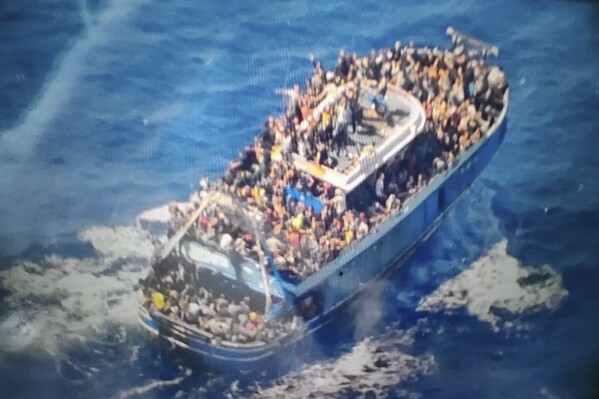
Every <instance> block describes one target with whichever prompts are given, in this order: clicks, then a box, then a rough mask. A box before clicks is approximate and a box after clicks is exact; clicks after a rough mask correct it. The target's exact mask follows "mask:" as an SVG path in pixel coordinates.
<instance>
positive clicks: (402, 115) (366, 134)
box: [293, 86, 426, 192]
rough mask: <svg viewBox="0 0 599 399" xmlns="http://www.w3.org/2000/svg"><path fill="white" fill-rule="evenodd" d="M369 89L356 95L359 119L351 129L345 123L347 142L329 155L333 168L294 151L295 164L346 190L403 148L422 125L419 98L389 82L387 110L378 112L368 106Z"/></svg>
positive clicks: (349, 189) (352, 187) (351, 188)
mask: <svg viewBox="0 0 599 399" xmlns="http://www.w3.org/2000/svg"><path fill="white" fill-rule="evenodd" d="M372 98H373V93H372V91H371V90H370V89H365V90H364V91H363V92H362V93H361V95H360V99H359V105H360V107H361V108H362V110H363V119H362V123H361V124H359V125H358V126H356V131H355V132H352V131H351V130H352V127H351V124H350V126H349V127H348V132H349V134H348V142H347V145H346V146H345V148H344V149H343V150H342V151H340V152H339V153H337V152H335V151H332V152H331V154H330V155H331V156H332V157H334V158H335V160H336V161H337V164H336V165H335V167H334V168H329V167H326V166H323V165H319V164H318V163H317V162H315V161H309V160H307V159H305V158H303V157H301V156H299V155H298V154H294V159H293V163H294V166H295V167H296V168H298V169H299V170H302V171H304V172H306V173H309V174H311V175H312V176H314V177H316V178H317V179H319V180H323V181H326V182H328V183H330V184H332V185H333V186H335V187H338V188H341V189H342V190H344V191H345V192H350V191H351V190H353V189H354V188H355V187H357V186H358V185H359V184H360V183H361V182H362V181H364V179H366V178H367V177H368V176H370V175H371V174H372V173H373V172H374V171H375V170H376V169H377V168H378V167H380V166H382V165H384V164H385V163H386V162H387V161H388V160H389V159H390V158H392V157H394V156H395V155H397V154H398V153H399V152H400V151H401V150H402V149H404V148H405V147H406V146H407V145H408V144H409V143H410V142H411V141H412V140H413V139H414V137H416V135H417V134H418V133H420V131H421V130H422V128H423V127H424V122H425V119H426V117H425V115H424V109H423V108H422V105H421V104H420V102H419V101H418V100H417V99H416V98H415V97H414V96H412V95H411V94H409V93H406V92H404V91H403V90H401V89H397V88H395V87H392V86H389V90H388V91H387V96H386V107H387V110H386V111H385V112H384V114H383V116H380V115H378V114H377V113H376V111H375V110H374V109H372V106H371V104H372Z"/></svg>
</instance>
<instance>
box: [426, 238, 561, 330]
mask: <svg viewBox="0 0 599 399" xmlns="http://www.w3.org/2000/svg"><path fill="white" fill-rule="evenodd" d="M527 280H528V281H527ZM566 295H568V291H567V290H566V289H565V288H564V287H563V283H562V278H561V276H560V274H559V273H557V272H556V271H555V270H553V268H551V267H550V266H549V265H544V266H542V267H541V268H533V267H529V266H524V265H523V264H522V263H521V262H520V261H518V259H516V258H514V257H512V256H510V255H509V254H508V253H507V240H506V239H504V240H502V241H500V242H499V243H497V244H496V245H495V246H494V247H493V248H492V249H491V250H490V251H489V252H488V253H487V254H486V255H485V256H483V257H482V258H480V259H478V260H477V261H475V262H474V263H473V264H472V265H470V267H468V268H467V269H466V270H464V271H463V272H462V273H460V274H459V275H458V276H457V277H455V278H453V279H451V280H449V281H447V282H445V283H444V284H443V285H441V286H440V287H439V288H438V289H437V290H436V291H434V292H433V293H432V294H430V295H429V296H427V297H426V298H424V299H423V300H422V301H421V302H420V304H419V306H418V308H417V310H419V311H429V312H440V311H452V310H455V309H459V308H466V309H467V310H468V312H469V313H470V314H472V315H473V316H475V317H477V318H478V319H479V320H482V321H485V322H488V323H489V324H490V325H491V326H492V327H493V328H494V329H495V330H498V329H499V327H500V326H503V327H508V326H510V325H512V323H511V322H509V321H507V322H506V321H505V320H502V319H501V317H500V316H498V315H496V314H495V313H494V309H498V310H502V311H507V312H509V313H511V314H514V315H518V314H522V313H525V312H529V311H535V310H540V309H555V308H556V307H557V306H558V305H559V304H560V302H561V301H562V299H563V298H564V297H565V296H566Z"/></svg>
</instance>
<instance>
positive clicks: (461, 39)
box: [446, 26, 499, 57]
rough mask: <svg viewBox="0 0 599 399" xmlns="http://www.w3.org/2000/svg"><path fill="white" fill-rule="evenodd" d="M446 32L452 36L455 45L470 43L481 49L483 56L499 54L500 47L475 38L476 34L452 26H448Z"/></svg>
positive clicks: (471, 46)
mask: <svg viewBox="0 0 599 399" xmlns="http://www.w3.org/2000/svg"><path fill="white" fill-rule="evenodd" d="M446 33H447V35H448V36H450V37H451V40H452V41H453V43H454V44H455V45H460V44H462V45H468V46H469V47H470V48H473V49H474V50H477V51H480V52H481V54H482V56H483V57H486V56H487V55H494V56H498V55H499V48H498V47H497V46H493V45H492V44H489V43H485V42H483V41H482V40H479V39H477V38H475V37H474V36H471V35H467V34H465V33H461V32H458V31H457V30H455V29H454V28H453V27H451V26H448V27H447V31H446Z"/></svg>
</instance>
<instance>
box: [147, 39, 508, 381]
mask: <svg viewBox="0 0 599 399" xmlns="http://www.w3.org/2000/svg"><path fill="white" fill-rule="evenodd" d="M447 33H448V35H449V36H450V37H451V39H452V46H451V48H450V49H447V50H440V49H438V48H434V49H430V48H417V47H415V46H414V45H413V44H411V43H410V44H408V45H407V46H402V45H401V44H400V43H399V42H398V43H396V45H395V47H393V48H390V49H383V50H381V51H378V52H375V53H374V54H373V56H371V57H364V58H362V59H360V58H357V57H355V56H353V58H351V56H348V55H345V54H344V53H341V54H340V58H339V61H338V63H337V67H338V68H337V69H336V70H335V72H331V71H329V72H324V73H323V72H319V71H317V72H315V76H317V77H318V76H320V78H317V79H315V81H317V83H320V84H321V85H320V89H318V90H313V91H312V93H311V96H312V97H311V99H312V100H311V102H310V101H306V102H305V103H307V105H306V104H301V101H298V99H300V98H301V97H302V96H305V97H308V95H304V94H302V93H304V92H303V91H302V89H300V88H299V87H297V86H296V87H294V88H293V89H289V90H286V91H283V94H284V95H285V96H286V97H287V104H288V107H287V108H288V110H287V113H286V114H285V115H283V116H281V117H280V118H281V119H280V120H281V121H282V122H281V124H282V126H281V127H280V128H279V132H278V134H279V136H280V137H277V135H276V134H273V135H272V137H271V139H270V142H269V143H268V145H265V144H264V143H265V142H267V141H268V140H266V139H265V138H264V137H265V135H264V134H262V135H261V136H260V139H257V141H256V143H258V144H256V148H252V149H251V150H249V151H246V152H245V153H243V154H242V155H241V157H240V159H239V160H238V161H237V162H236V163H234V164H233V166H231V167H230V168H229V170H228V172H226V173H225V175H224V177H223V178H222V179H220V180H218V181H216V182H210V183H209V182H207V181H203V182H202V184H201V187H200V188H199V189H198V192H195V193H194V194H193V200H192V201H190V202H189V203H187V204H184V205H181V204H179V205H176V206H173V207H171V211H172V216H171V219H170V220H169V221H168V224H169V227H168V229H169V233H168V239H167V240H166V241H163V242H161V243H159V244H158V245H157V250H156V254H155V256H154V258H153V260H152V265H151V271H150V275H149V276H148V278H147V279H146V280H145V281H144V282H143V284H142V288H141V289H140V300H139V312H138V318H139V323H140V325H141V326H142V327H143V329H144V330H145V331H147V332H148V333H149V334H150V335H151V336H153V337H155V338H157V339H158V340H159V341H161V342H168V343H170V345H171V346H172V347H173V348H177V349H179V350H181V351H183V352H185V353H186V354H188V355H190V356H194V357H196V358H197V359H199V360H200V361H201V362H202V364H205V365H207V366H211V367H214V368H217V369H235V370H252V369H261V368H263V367H264V366H265V365H266V364H268V363H269V362H272V361H273V359H274V358H276V357H277V356H280V355H281V353H287V354H288V353H291V352H290V351H292V350H293V348H294V347H297V346H298V345H301V343H302V342H304V341H305V340H306V339H307V338H308V337H311V336H313V335H314V334H315V333H316V332H317V331H319V330H320V329H322V328H323V327H324V326H325V325H327V324H328V323H330V322H331V321H333V322H334V320H335V318H334V316H335V314H336V313H337V312H338V310H339V309H340V308H342V307H343V306H344V305H346V304H348V303H349V301H351V300H352V299H353V298H356V296H357V295H358V294H359V293H360V292H362V291H363V290H365V288H366V287H368V285H369V284H371V283H372V282H373V281H376V280H379V279H381V278H383V277H384V276H386V275H387V274H389V273H391V272H392V271H394V270H396V269H397V268H398V267H399V266H401V265H402V264H404V263H405V262H406V260H407V259H408V258H409V257H410V256H411V255H412V254H413V253H414V251H415V250H416V249H417V248H418V246H419V245H420V244H422V242H423V241H425V240H426V239H427V238H428V237H429V236H430V235H431V234H432V233H433V232H434V231H435V229H436V228H437V227H438V226H439V224H440V223H441V221H442V219H443V217H444V216H445V215H446V214H447V213H448V212H449V211H450V210H451V209H452V208H453V207H454V206H455V205H456V204H457V202H458V201H459V199H460V198H462V197H463V196H464V194H465V193H466V192H467V190H468V188H469V187H470V185H471V184H472V182H473V181H474V179H476V177H477V176H478V175H479V174H480V173H481V172H482V171H483V169H484V168H485V167H486V166H487V165H488V164H489V162H490V161H491V160H492V158H493V157H494V155H495V153H496V152H497V150H498V148H499V147H500V145H501V143H502V141H503V139H504V135H505V132H506V123H507V118H506V113H507V109H508V100H509V89H508V86H507V83H506V81H505V78H504V74H503V71H502V70H501V69H500V68H499V67H496V66H492V65H489V64H488V63H487V57H488V56H490V55H495V56H496V55H497V54H498V49H497V48H496V47H494V46H490V45H488V44H486V43H483V42H481V41H479V40H477V39H475V38H473V37H471V36H467V35H464V34H461V33H459V32H457V31H456V30H454V29H452V28H448V30H447ZM344 57H349V58H347V59H344ZM360 60H361V61H360ZM313 62H314V65H315V68H316V69H317V70H318V69H319V68H321V66H320V64H319V62H318V61H313ZM344 63H345V64H351V65H350V67H349V71H348V70H347V69H348V68H347V65H344ZM352 65H353V66H352ZM356 65H357V67H356ZM352 68H353V72H354V74H353V75H352ZM377 70H378V73H377ZM408 71H409V72H408ZM362 72H364V73H363V74H362ZM372 73H374V76H369V74H372ZM422 76H424V77H423V78H421V80H419V81H418V79H420V78H419V77H422ZM319 79H324V80H325V81H326V83H327V84H323V83H324V82H320V81H318V80H319ZM381 82H383V83H381ZM422 82H425V83H422ZM448 83H449V84H450V85H451V87H449V88H448V87H447V86H448ZM456 87H457V88H456ZM306 91H308V90H307V89H306ZM460 91H461V92H460ZM439 93H441V95H440V96H439ZM444 93H446V94H447V95H445V96H444ZM435 94H436V96H437V98H435ZM352 101H353V102H352ZM302 107H303V109H302ZM352 107H353V108H352ZM344 110H347V114H346V115H345V116H343V115H341V113H343V112H344ZM350 114H351V118H350V117H348V115H350ZM283 124H284V125H285V126H283ZM266 126H270V128H271V130H272V131H276V130H277V127H276V122H274V121H273V119H272V118H270V119H269V122H267V124H266ZM327 127H328V128H329V131H328V134H329V136H328V137H327V136H326V135H327ZM350 127H351V128H350ZM339 129H344V130H345V131H344V132H341V133H340V132H339ZM291 131H293V133H290V132H291ZM452 133H453V134H452ZM291 134H293V135H294V136H293V137H299V138H298V139H297V140H296V141H297V142H296V143H295V145H293V144H294V143H291V144H290V143H289V142H291V139H288V137H289V135H291ZM319 134H322V135H323V136H322V137H324V138H323V139H321V141H320V142H319V143H317V145H318V148H319V150H318V154H320V156H318V155H316V156H315V155H314V153H310V151H307V150H306V149H302V148H299V147H301V146H302V145H303V144H302V143H303V142H301V140H317V139H315V138H314V139H313V138H312V137H316V135H319ZM343 134H344V135H345V137H343V138H342V139H337V138H338V137H339V135H343ZM266 136H268V133H266ZM318 137H320V136H318ZM464 137H465V138H464ZM286 140H287V141H288V142H287V144H285V141H286ZM298 142H299V143H298ZM431 143H432V144H431ZM286 145H287V146H288V147H287V148H285V146H286ZM265 147H267V148H266V150H264V148H265ZM335 147H336V150H335ZM259 150H261V151H259ZM264 151H268V152H269V154H268V156H265V155H264ZM435 151H436V153H435ZM323 153H326V154H327V156H322V154H323ZM248 154H250V155H251V156H249V155H248ZM267 158H268V160H267ZM419 165H420V166H419ZM273 170H274V171H275V172H273V173H275V175H276V171H279V172H280V175H281V176H284V177H282V178H281V181H283V182H284V183H285V184H282V183H280V182H279V181H278V180H277V181H271V180H272V179H271V178H270V176H271V175H272V173H271V174H269V173H270V172H272V171H273ZM415 170H416V171H417V170H420V171H422V173H421V174H418V175H417V174H416V172H414V171H415ZM231 171H233V172H231ZM290 171H291V172H290ZM407 171H409V173H408V172H407ZM227 173H229V175H228V176H227ZM231 173H232V174H233V175H231ZM410 173H412V174H411V175H410V177H409V178H408V179H407V180H408V181H407V182H406V177H407V175H408V174H410ZM421 175H422V176H423V178H422V179H421V178H420V177H421ZM287 176H299V178H297V179H295V180H294V179H293V178H291V180H289V179H287ZM402 176H403V177H402ZM286 179H287V180H286ZM398 182H399V183H398ZM389 198H391V200H390V199H389ZM330 208H333V209H334V211H331V210H330ZM288 213H289V215H287V214H288ZM277 215H278V216H277ZM310 221H311V222H310ZM310 223H311V224H310ZM319 223H321V224H322V225H324V226H326V227H327V230H328V231H320V232H318V229H319V227H318V226H320V224H319ZM314 226H316V227H314ZM348 226H349V227H348ZM334 230H339V231H337V232H335V231H334ZM331 231H333V232H331ZM317 238H318V239H317Z"/></svg>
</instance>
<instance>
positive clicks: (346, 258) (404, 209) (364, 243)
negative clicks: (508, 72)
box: [296, 89, 509, 297]
mask: <svg viewBox="0 0 599 399" xmlns="http://www.w3.org/2000/svg"><path fill="white" fill-rule="evenodd" d="M508 105H509V89H508V90H506V92H505V93H504V95H503V108H502V110H501V113H500V114H499V117H498V118H497V120H496V121H495V124H493V126H491V128H490V129H489V131H488V132H487V134H486V135H485V136H484V138H481V139H480V140H479V141H478V142H477V143H476V144H474V145H473V146H472V147H470V148H469V149H468V150H466V152H465V153H463V154H460V156H459V157H458V158H457V159H456V161H455V162H454V163H453V164H452V165H449V167H448V168H447V170H445V171H444V172H442V173H438V174H437V175H435V176H433V177H432V178H431V179H430V180H429V181H428V183H427V185H426V186H427V187H432V186H434V185H439V184H441V182H442V181H443V180H444V179H445V178H447V177H448V176H449V175H451V173H452V172H453V171H454V170H455V169H457V168H459V166H461V165H462V164H463V163H465V162H467V161H468V159H469V158H470V156H471V155H472V154H473V153H474V152H475V151H476V149H477V148H478V147H479V146H480V145H482V143H483V142H484V141H485V140H486V139H488V138H489V137H490V136H492V135H493V134H494V133H495V132H496V130H497V129H498V127H499V126H501V124H502V123H503V121H504V119H505V116H506V114H507V109H508ZM423 191H424V190H419V191H417V192H416V193H414V194H412V195H410V196H409V197H408V198H407V199H406V201H405V202H404V203H403V204H402V206H401V208H399V209H397V210H396V211H394V212H393V213H391V214H390V215H388V216H387V217H386V218H385V219H384V220H382V221H380V222H379V223H377V224H376V225H374V226H373V227H372V228H371V229H370V231H369V233H368V235H367V236H366V237H364V238H362V239H361V240H359V241H356V242H354V243H352V245H350V246H348V247H346V248H344V249H343V251H341V253H340V254H339V255H338V256H337V257H336V258H335V259H333V260H331V261H329V262H328V263H326V264H324V265H322V267H321V268H320V269H319V272H324V274H312V275H310V276H308V277H306V278H305V279H304V280H303V281H302V283H301V285H300V286H299V287H298V290H297V291H296V295H297V296H298V297H301V296H302V295H303V294H304V293H306V292H308V291H310V290H311V289H312V288H313V286H314V285H315V284H316V283H317V282H318V281H320V280H321V279H322V278H326V276H328V275H330V274H332V273H334V272H336V270H338V268H339V267H342V265H344V264H346V263H348V262H350V261H351V260H352V259H353V258H354V257H355V256H356V255H358V254H360V253H361V252H362V251H364V250H365V249H367V248H368V247H370V246H372V245H376V242H377V241H378V239H379V238H380V237H381V236H382V235H383V234H385V233H386V232H388V231H389V230H390V229H391V228H392V227H393V226H395V225H396V224H397V223H398V222H399V220H401V219H403V218H404V217H405V216H406V215H407V214H408V213H409V212H410V210H411V209H413V208H415V207H417V206H418V204H419V203H420V202H421V201H423V200H424V198H423V197H422V193H423Z"/></svg>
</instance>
